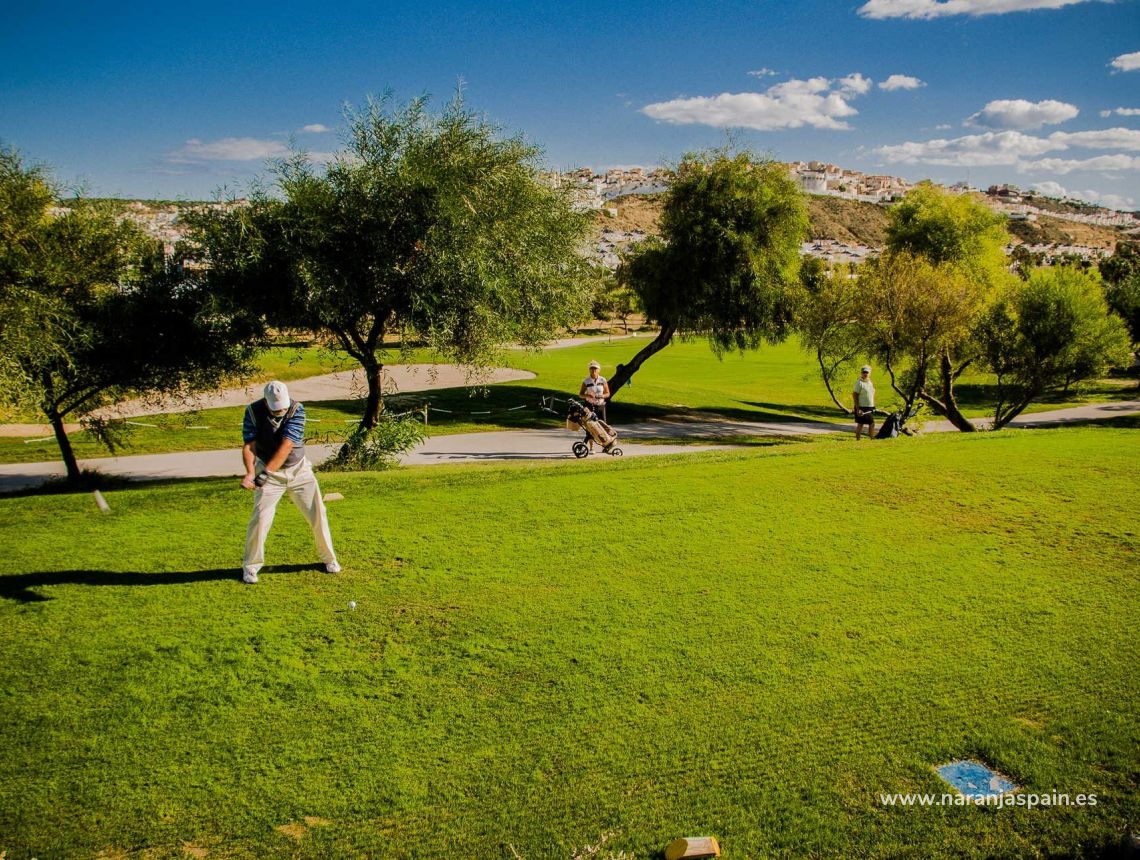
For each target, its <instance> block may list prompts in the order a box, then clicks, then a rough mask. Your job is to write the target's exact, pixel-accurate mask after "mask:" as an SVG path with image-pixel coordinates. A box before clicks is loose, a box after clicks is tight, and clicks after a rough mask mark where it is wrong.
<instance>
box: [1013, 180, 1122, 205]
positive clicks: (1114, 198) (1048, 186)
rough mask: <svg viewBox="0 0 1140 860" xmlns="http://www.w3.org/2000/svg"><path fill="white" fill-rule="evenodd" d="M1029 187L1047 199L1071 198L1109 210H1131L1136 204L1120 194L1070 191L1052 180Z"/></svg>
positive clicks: (1089, 190)
mask: <svg viewBox="0 0 1140 860" xmlns="http://www.w3.org/2000/svg"><path fill="white" fill-rule="evenodd" d="M1029 187H1030V188H1034V189H1036V190H1038V191H1040V192H1041V193H1042V194H1044V195H1045V196H1046V197H1060V198H1064V197H1069V198H1072V199H1075V200H1085V201H1087V202H1089V203H1096V204H1098V205H1100V206H1107V207H1108V208H1109V209H1131V208H1132V204H1133V203H1134V202H1135V201H1134V200H1133V199H1132V198H1131V197H1123V196H1121V195H1119V194H1102V193H1101V192H1099V191H1094V190H1092V189H1088V190H1086V191H1069V190H1068V189H1066V188H1065V186H1063V185H1062V184H1061V183H1059V182H1054V181H1053V180H1051V179H1050V180H1049V181H1047V182H1035V183H1033V184H1032V185H1030V186H1029Z"/></svg>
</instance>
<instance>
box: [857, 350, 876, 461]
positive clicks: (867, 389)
mask: <svg viewBox="0 0 1140 860" xmlns="http://www.w3.org/2000/svg"><path fill="white" fill-rule="evenodd" d="M851 399H852V400H853V401H854V404H855V441H856V442H858V441H859V439H860V437H861V436H862V435H863V425H864V424H866V425H867V438H868V439H874V438H875V383H873V382H872V381H871V365H869V364H864V365H863V369H862V370H860V371H859V378H858V379H856V380H855V387H854V388H853V389H852V391H851Z"/></svg>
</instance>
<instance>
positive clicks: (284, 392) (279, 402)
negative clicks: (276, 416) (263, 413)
mask: <svg viewBox="0 0 1140 860" xmlns="http://www.w3.org/2000/svg"><path fill="white" fill-rule="evenodd" d="M263 393H264V394H265V402H266V403H267V404H268V405H269V410H270V411H271V412H277V411H278V410H281V409H288V408H289V404H290V403H292V402H293V401H291V400H290V399H289V389H288V388H286V387H285V383H284V382H278V381H277V380H276V379H275V380H273V381H272V382H270V383H268V384H267V385H266V386H265V391H264V392H263Z"/></svg>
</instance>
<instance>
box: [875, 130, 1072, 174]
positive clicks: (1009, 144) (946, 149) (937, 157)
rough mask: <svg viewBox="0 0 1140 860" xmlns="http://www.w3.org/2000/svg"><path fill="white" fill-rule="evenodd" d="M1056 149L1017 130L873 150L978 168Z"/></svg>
mask: <svg viewBox="0 0 1140 860" xmlns="http://www.w3.org/2000/svg"><path fill="white" fill-rule="evenodd" d="M1054 149H1056V146H1054V145H1053V144H1052V143H1050V142H1049V141H1048V140H1044V139H1042V138H1039V137H1033V136H1032V135H1028V134H1022V133H1021V132H1019V131H996V132H995V131H987V132H986V133H985V134H971V135H966V136H965V137H956V138H951V139H949V140H947V139H943V138H939V139H937V140H928V141H925V142H923V143H916V142H913V141H908V142H906V143H900V144H895V145H892V146H879V147H876V148H875V152H876V153H878V154H879V155H881V156H882V157H883V158H885V159H886V160H887V161H888V162H892V163H901V164H939V165H948V166H956V167H978V166H993V165H1009V164H1017V163H1018V162H1019V161H1020V160H1021V159H1023V158H1033V157H1036V156H1040V155H1044V154H1045V153H1046V152H1050V151H1052V150H1054Z"/></svg>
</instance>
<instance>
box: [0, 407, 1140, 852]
mask: <svg viewBox="0 0 1140 860" xmlns="http://www.w3.org/2000/svg"><path fill="white" fill-rule="evenodd" d="M1138 440H1140V436H1138V435H1137V432H1136V431H1135V430H1128V429H1106V428H1084V429H1069V430H1049V431H1022V432H1005V433H1002V434H994V435H992V436H991V435H979V436H977V437H971V438H967V437H960V436H945V437H939V438H929V439H922V440H901V441H899V442H896V443H877V444H863V445H861V446H856V445H855V444H854V443H852V442H849V441H845V442H842V443H838V442H837V443H831V444H815V445H788V446H782V447H779V448H776V449H769V450H766V451H749V452H744V453H705V454H693V455H689V456H683V457H671V458H648V459H644V460H640V461H625V462H621V461H606V462H589V463H570V464H564V465H552V466H540V467H494V466H492V467H485V468H483V467H468V468H461V469H451V468H445V467H437V468H431V469H420V470H407V471H401V472H396V473H385V474H378V475H377V474H360V475H343V474H339V475H329V476H325V477H324V478H323V483H324V489H325V490H326V491H334V490H335V491H340V492H342V493H344V495H345V497H346V498H345V500H344V501H340V502H335V503H332V504H331V505H330V516H331V520H332V525H333V533H334V536H335V538H336V540H337V543H338V549H339V552H340V555H341V559H342V561H343V563H344V564H345V568H346V570H345V572H344V573H342V574H340V575H338V576H329V575H326V574H324V573H322V572H320V571H319V570H318V569H317V568H316V567H315V566H314V565H311V564H310V562H312V561H313V560H314V558H313V550H312V548H311V545H310V541H309V537H308V535H307V534H306V532H305V530H304V527H303V523H302V520H301V518H300V517H299V516H298V515H297V513H296V512H295V511H294V510H292V509H291V508H289V507H288V506H287V503H284V504H283V505H282V508H281V510H280V513H279V519H278V524H277V528H276V530H275V531H274V533H273V535H272V536H271V539H270V545H269V554H270V555H269V559H270V561H271V562H275V563H277V564H279V565H281V566H282V567H279V568H278V569H276V570H274V569H272V568H267V570H266V571H265V572H263V574H262V582H261V584H260V585H258V586H255V587H251V586H244V585H242V584H241V583H240V582H239V581H238V579H237V564H238V561H239V557H240V552H241V544H242V540H243V536H244V525H245V519H246V516H247V514H248V506H249V497H248V496H247V495H245V494H243V493H241V492H240V491H238V490H237V489H236V482H235V481H230V480H218V481H206V482H188V483H181V484H174V485H166V486H156V485H151V486H146V485H143V486H136V487H132V488H128V489H123V490H120V491H111V492H108V493H107V498H108V501H109V502H110V505H111V507H112V510H113V513H112V514H110V515H102V514H100V513H99V512H98V510H97V508H96V507H95V505H94V503H93V501H92V499H91V497H90V496H89V495H56V496H33V497H25V498H8V499H4V500H2V501H0V515H2V517H3V519H2V520H0V522H3V526H2V527H0V528H2V537H3V542H4V545H5V547H6V552H5V553H4V556H3V558H0V648H2V650H3V654H4V660H3V662H2V663H0V772H2V773H3V774H4V779H3V780H2V781H0V809H2V810H3V815H2V816H0V854H2V853H3V852H4V851H7V857H8V858H9V860H13V858H24V857H29V856H36V857H41V858H43V857H73V856H90V855H92V854H95V853H97V852H100V851H106V852H108V854H107V855H105V856H143V857H165V856H171V857H178V856H184V852H185V851H196V852H199V854H196V855H195V856H209V857H265V856H270V855H283V856H300V857H339V856H361V855H368V856H377V857H508V858H510V857H514V856H515V854H514V853H512V846H513V849H514V851H515V852H517V855H518V856H521V857H525V858H546V857H569V856H570V853H571V849H572V848H574V847H575V846H577V847H579V848H580V847H581V846H583V845H584V844H586V843H588V842H589V843H596V842H597V840H598V839H599V838H600V837H601V836H602V835H604V834H611V836H610V838H609V841H608V842H607V843H606V850H607V851H609V850H613V851H615V852H616V851H620V850H625V851H629V852H634V854H635V856H637V857H640V858H645V857H652V856H654V852H655V851H658V850H660V848H661V847H662V846H663V845H664V844H665V842H666V841H667V840H669V839H671V838H673V837H676V836H679V835H685V834H689V835H695V834H704V833H712V834H715V835H717V836H718V837H719V838H720V840H721V843H722V845H723V846H724V848H725V849H726V855H725V856H726V857H735V858H757V857H793V856H802V855H805V854H810V855H812V856H843V857H853V856H878V857H895V856H914V857H937V856H974V857H990V856H998V857H1005V856H1039V855H1041V854H1050V853H1051V852H1057V853H1058V854H1059V855H1062V856H1072V855H1074V854H1076V853H1079V852H1080V851H1082V850H1084V851H1086V852H1087V854H1090V855H1096V853H1097V852H1098V851H1100V850H1103V846H1106V845H1110V844H1115V843H1116V840H1118V839H1119V837H1120V836H1121V834H1123V833H1125V832H1127V831H1128V829H1129V827H1131V828H1132V829H1135V823H1136V821H1137V820H1138V819H1137V817H1138V815H1140V792H1138V791H1137V788H1138V785H1137V783H1138V779H1140V754H1138V752H1137V751H1138V750H1140V716H1138V713H1137V709H1136V701H1137V695H1138V693H1140V687H1138V684H1137V677H1138V675H1137V670H1138V669H1140V661H1138V656H1140V652H1138V645H1137V638H1136V630H1135V622H1136V618H1137V612H1138V610H1140V605H1138V604H1140V598H1138V596H1137V595H1138V591H1137V580H1138V573H1140V564H1138V561H1137V549H1138V546H1140V538H1138V530H1137V526H1136V516H1135V501H1136V498H1137V490H1138V489H1140V481H1138V480H1137V473H1136V470H1135V463H1136V458H1137V456H1138V454H1140V445H1138ZM350 600H355V601H357V608H356V609H355V611H352V610H350V609H349V608H348V602H349V601H350ZM960 756H974V757H978V758H981V759H983V760H985V761H987V762H989V763H990V764H992V765H993V766H995V767H997V768H998V769H1000V770H1001V771H1003V772H1004V773H1006V774H1009V775H1010V776H1012V777H1013V778H1014V779H1016V780H1017V781H1018V782H1020V783H1021V784H1023V785H1024V786H1025V787H1026V790H1027V791H1035V792H1044V791H1053V790H1056V791H1061V792H1069V793H1071V794H1073V795H1075V794H1076V793H1078V792H1084V793H1090V792H1091V793H1095V794H1097V795H1098V797H1099V803H1098V805H1097V806H1096V807H1093V808H1089V807H1086V808H1079V809H1078V808H1070V809H1061V808H1058V809H1037V810H1032V811H1029V810H1026V809H1005V810H1001V811H997V810H993V809H973V808H944V809H937V808H935V809H931V808H922V809H920V808H913V809H902V808H884V807H883V806H882V805H881V804H880V803H879V801H878V796H879V794H880V793H881V792H936V793H940V792H941V791H942V786H941V784H940V782H939V781H938V779H937V778H936V776H935V775H934V773H933V772H932V770H931V767H932V766H933V765H937V764H941V763H944V762H946V761H949V760H951V759H954V758H957V757H960ZM1082 846H1084V847H1083V848H1082ZM202 851H204V852H208V853H204V854H203V853H201V852H202ZM117 852H124V853H123V854H120V853H117ZM599 856H605V855H604V853H603V854H601V855H599Z"/></svg>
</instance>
